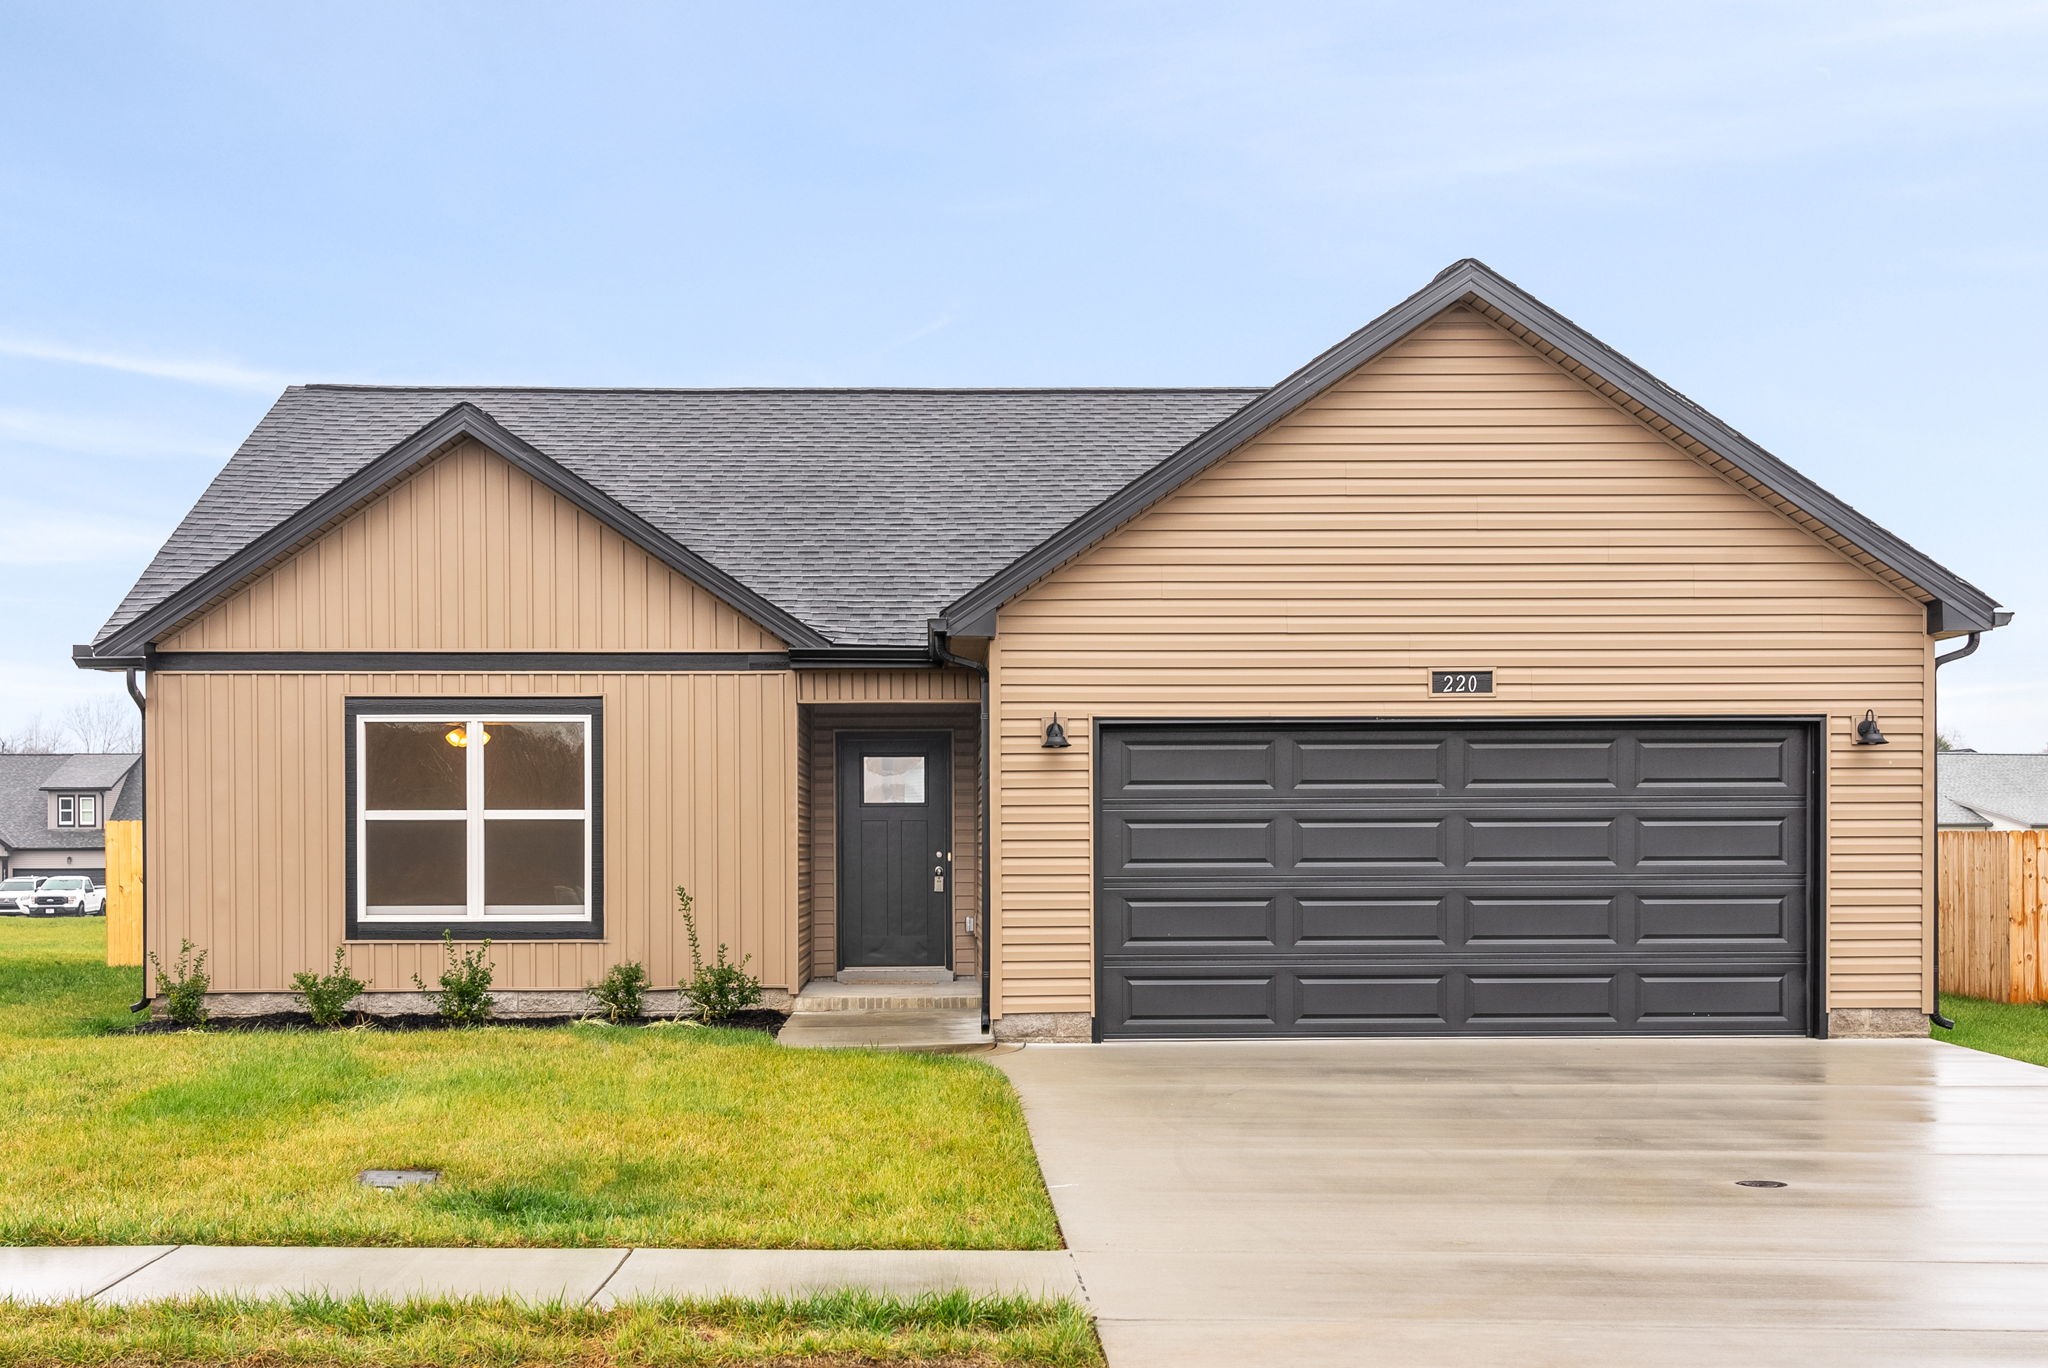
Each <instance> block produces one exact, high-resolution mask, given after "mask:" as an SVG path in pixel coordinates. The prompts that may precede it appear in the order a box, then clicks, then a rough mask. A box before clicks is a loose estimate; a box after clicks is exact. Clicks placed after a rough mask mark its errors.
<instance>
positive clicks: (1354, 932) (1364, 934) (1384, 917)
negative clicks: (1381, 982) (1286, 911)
mask: <svg viewBox="0 0 2048 1368" xmlns="http://www.w3.org/2000/svg"><path fill="white" fill-rule="evenodd" d="M1292 901H1293V905H1294V909H1295V915H1294V920H1293V926H1294V937H1293V940H1292V944H1293V945H1294V946H1295V947H1296V948H1298V949H1302V950H1309V951H1313V952H1315V953H1318V954H1321V953H1324V952H1339V951H1343V950H1356V949H1361V948H1367V947H1372V946H1390V947H1394V948H1397V949H1400V950H1408V949H1412V948H1414V947H1418V946H1421V947H1429V946H1443V945H1447V944H1449V936H1450V929H1449V928H1450V900H1449V899H1448V898H1440V897H1439V898H1374V897H1363V896H1361V897H1350V898H1343V897H1335V898H1333V897H1302V896H1298V895H1297V896H1295V897H1294V898H1293V900H1292Z"/></svg>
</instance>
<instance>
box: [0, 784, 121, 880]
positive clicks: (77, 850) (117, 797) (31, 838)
mask: <svg viewBox="0 0 2048 1368" xmlns="http://www.w3.org/2000/svg"><path fill="white" fill-rule="evenodd" d="M141 758H142V757H141V756H139V755H134V754H125V755H124V754H111V755H0V876H13V875H19V874H33V875H38V876H42V877H48V876H49V875H52V874H90V875H91V876H92V877H93V880H94V882H96V883H105V882H106V881H107V849H106V848H107V832H106V824H107V823H108V822H112V821H122V820H133V819H136V818H140V817H141V816H142V784H141V782H140V779H139V776H138V775H137V772H136V762H137V761H139V760H141Z"/></svg>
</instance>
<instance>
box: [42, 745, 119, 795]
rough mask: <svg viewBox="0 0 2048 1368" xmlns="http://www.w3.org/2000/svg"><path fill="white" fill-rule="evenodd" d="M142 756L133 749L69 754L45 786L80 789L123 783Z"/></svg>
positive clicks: (46, 779)
mask: <svg viewBox="0 0 2048 1368" xmlns="http://www.w3.org/2000/svg"><path fill="white" fill-rule="evenodd" d="M141 758H142V757H141V756H139V755H136V754H134V753H133V752H122V751H108V752H105V753H102V754H92V755H72V756H67V757H65V760H64V763H63V764H61V765H59V766H57V768H56V769H54V770H52V771H51V772H50V774H49V776H48V777H47V778H45V779H44V780H43V788H44V789H46V790H48V789H69V790H78V791H86V790H90V789H110V788H112V787H113V786H114V785H116V784H118V783H120V782H121V776H122V775H124V774H126V773H127V772H128V770H129V768H130V767H131V766H133V765H134V764H135V762H136V761H137V760H140V759H141Z"/></svg>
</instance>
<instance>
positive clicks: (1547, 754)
mask: <svg viewBox="0 0 2048 1368" xmlns="http://www.w3.org/2000/svg"><path fill="white" fill-rule="evenodd" d="M1627 758H1628V757H1627V752H1626V750H1625V749H1624V743H1623V742H1620V741H1593V740H1582V741H1467V742H1466V743H1465V785H1464V787H1465V788H1466V789H1468V790H1473V789H1482V790H1483V789H1502V788H1517V789H1549V790H1557V791H1567V790H1568V791H1570V792H1573V793H1593V792H1608V793H1612V792H1617V791H1619V790H1620V789H1621V788H1623V787H1624V786H1625V785H1626V783H1627V778H1626V775H1625V774H1624V772H1623V771H1624V766H1625V762H1626V760H1627Z"/></svg>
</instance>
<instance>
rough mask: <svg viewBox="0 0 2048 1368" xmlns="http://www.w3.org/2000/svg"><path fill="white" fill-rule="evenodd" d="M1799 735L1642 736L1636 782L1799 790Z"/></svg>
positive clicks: (1666, 788) (1655, 787)
mask: <svg viewBox="0 0 2048 1368" xmlns="http://www.w3.org/2000/svg"><path fill="white" fill-rule="evenodd" d="M1801 740H1802V738H1800V737H1797V736H1781V737H1704V736H1698V737H1682V736H1674V737H1667V738H1656V739H1651V738H1645V739H1644V740H1642V741H1640V742H1639V743H1638V751H1637V755H1638V761H1637V765H1638V772H1639V779H1638V782H1639V784H1640V785H1641V787H1642V788H1644V789H1646V790H1652V791H1659V792H1670V791H1673V790H1684V791H1688V792H1711V791H1713V790H1715V789H1722V788H1727V787H1730V786H1735V787H1740V788H1742V789H1744V790H1745V791H1749V792H1756V793H1781V794H1785V795H1788V796H1792V795H1797V794H1799V793H1801V792H1803V791H1804V788H1805V776H1806V762H1805V748H1804V746H1803V745H1802V744H1801Z"/></svg>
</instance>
